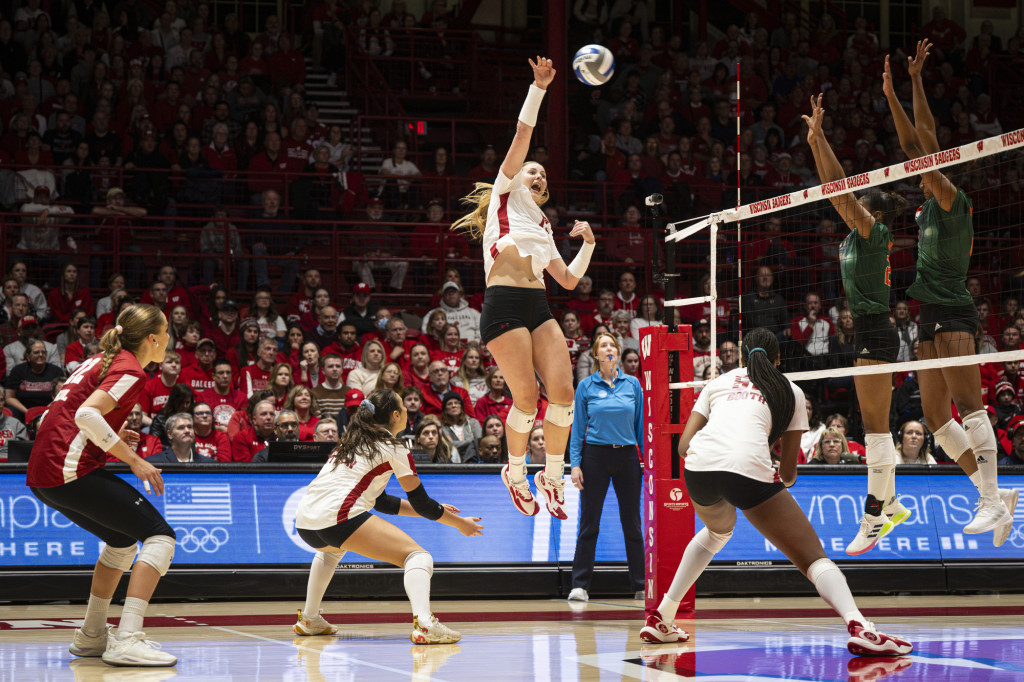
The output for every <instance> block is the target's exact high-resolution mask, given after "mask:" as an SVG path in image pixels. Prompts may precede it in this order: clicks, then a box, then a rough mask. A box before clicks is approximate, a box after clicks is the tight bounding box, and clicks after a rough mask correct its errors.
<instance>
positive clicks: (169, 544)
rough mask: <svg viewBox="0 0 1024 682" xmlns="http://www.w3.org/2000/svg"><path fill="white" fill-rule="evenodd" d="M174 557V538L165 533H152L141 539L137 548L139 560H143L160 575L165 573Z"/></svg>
mask: <svg viewBox="0 0 1024 682" xmlns="http://www.w3.org/2000/svg"><path fill="white" fill-rule="evenodd" d="M173 558H174V538H172V537H169V536H167V535H154V536H152V537H148V538H146V539H145V540H143V541H142V549H140V550H139V561H144V562H146V563H147V564H149V565H150V566H152V567H153V568H155V569H156V571H157V573H159V574H160V575H167V569H168V568H170V567H171V559H173Z"/></svg>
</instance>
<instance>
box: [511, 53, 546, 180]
mask: <svg viewBox="0 0 1024 682" xmlns="http://www.w3.org/2000/svg"><path fill="white" fill-rule="evenodd" d="M530 66H532V67H533V83H532V84H531V85H530V92H529V93H528V94H527V95H526V101H525V102H523V109H522V111H520V112H519V121H518V123H516V136H515V137H513V138H512V144H511V145H509V148H508V153H507V154H505V160H504V161H502V162H501V172H502V173H503V174H504V175H505V177H507V178H514V177H515V176H516V173H518V172H519V169H520V168H522V167H523V163H524V162H525V161H526V155H527V154H528V153H529V151H530V138H531V137H533V129H534V128H535V127H537V112H538V111H539V110H540V104H541V102H542V101H543V99H544V93H545V92H546V91H547V89H548V85H550V84H551V81H553V80H555V68H554V67H553V66H552V62H551V60H550V59H547V58H546V57H539V56H538V57H537V61H536V62H534V61H533V60H532V59H531V60H530Z"/></svg>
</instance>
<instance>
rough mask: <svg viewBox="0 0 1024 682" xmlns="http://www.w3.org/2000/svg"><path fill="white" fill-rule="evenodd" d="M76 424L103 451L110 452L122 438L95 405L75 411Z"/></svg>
mask: <svg viewBox="0 0 1024 682" xmlns="http://www.w3.org/2000/svg"><path fill="white" fill-rule="evenodd" d="M75 424H76V425H77V426H78V428H80V429H81V430H82V433H84V434H85V436H86V438H88V439H89V440H91V441H92V442H93V443H95V444H96V445H98V446H99V448H100V449H101V450H103V452H110V449H111V448H112V447H114V444H116V443H117V441H118V440H120V438H119V437H118V435H117V434H116V433H115V432H114V429H112V428H110V424H108V423H107V420H106V419H104V418H103V415H102V414H100V411H99V410H97V409H96V408H95V407H80V408H78V411H77V412H75Z"/></svg>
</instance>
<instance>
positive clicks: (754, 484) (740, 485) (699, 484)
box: [683, 469, 786, 511]
mask: <svg viewBox="0 0 1024 682" xmlns="http://www.w3.org/2000/svg"><path fill="white" fill-rule="evenodd" d="M683 478H684V479H685V480H686V492H688V493H689V494H690V499H691V500H693V501H694V502H695V503H696V504H699V505H700V506H702V507H710V506H711V505H713V504H717V503H718V502H719V501H721V500H722V499H725V501H726V502H728V503H729V504H731V505H732V506H734V507H736V508H737V509H739V510H741V511H742V510H744V509H751V508H753V507H756V506H757V505H759V504H761V503H762V502H764V501H765V500H767V499H770V498H771V497H774V496H775V495H776V494H777V493H781V492H782V491H783V490H785V489H786V486H784V485H783V484H782V482H781V481H776V482H775V483H765V482H764V481H755V480H754V479H752V478H747V477H746V476H741V475H740V474H734V473H733V472H731V471H690V470H689V469H683Z"/></svg>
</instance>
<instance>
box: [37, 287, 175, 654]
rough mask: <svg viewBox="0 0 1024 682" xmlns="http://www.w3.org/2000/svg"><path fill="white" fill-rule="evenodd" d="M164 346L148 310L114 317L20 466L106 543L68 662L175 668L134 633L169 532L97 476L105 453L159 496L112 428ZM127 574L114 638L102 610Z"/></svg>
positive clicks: (127, 435) (163, 327)
mask: <svg viewBox="0 0 1024 682" xmlns="http://www.w3.org/2000/svg"><path fill="white" fill-rule="evenodd" d="M168 339H169V337H168V335H167V318H165V317H164V314H163V313H162V312H160V309H159V308H157V307H156V306H152V305H134V306H131V307H129V308H125V309H124V310H123V311H121V314H120V315H118V317H117V325H116V326H115V327H114V328H113V329H110V330H108V331H107V333H105V334H104V335H103V338H102V339H101V340H100V348H101V349H102V350H103V354H102V355H96V356H94V357H92V358H89V359H88V360H86V361H85V362H83V363H82V364H81V365H80V366H79V367H78V369H76V370H75V372H74V373H73V374H72V375H71V376H70V377H68V380H67V381H66V382H65V383H64V388H63V389H62V390H61V391H60V393H58V394H57V396H56V397H55V398H54V399H53V402H52V403H51V404H50V407H49V409H48V410H47V411H46V413H45V414H44V415H43V419H42V421H41V422H40V425H39V436H38V437H37V438H36V441H35V445H33V446H32V456H31V458H30V459H29V463H28V485H29V486H30V488H31V490H32V494H33V495H35V496H36V497H38V498H39V499H40V500H41V501H42V502H43V503H44V504H46V505H47V506H49V507H52V508H54V509H56V510H57V511H59V512H61V513H62V514H64V516H66V517H68V518H69V519H70V520H71V521H72V522H73V523H74V524H75V525H77V526H79V527H81V528H83V529H84V530H87V531H89V532H90V533H92V534H93V535H95V536H97V537H98V538H100V539H101V540H103V542H104V543H106V546H105V547H104V548H103V550H102V551H101V552H100V556H99V560H98V561H97V562H96V568H95V569H94V570H93V575H92V586H91V587H90V589H89V605H88V607H87V609H86V612H85V622H84V623H83V624H82V627H81V628H80V629H78V630H75V637H74V641H73V642H72V644H71V649H70V650H71V653H73V654H74V655H76V656H101V657H102V658H103V661H104V662H105V663H109V664H110V665H120V666H169V665H174V664H175V663H176V662H177V658H175V657H174V656H172V655H171V654H169V653H166V652H164V651H161V650H160V649H159V646H158V645H156V643H155V642H152V641H150V640H148V639H146V634H145V633H144V632H143V631H142V622H143V618H144V617H145V614H146V607H147V606H148V605H149V599H150V597H151V596H152V595H153V591H154V590H155V589H156V585H157V582H159V580H160V577H161V576H163V575H164V574H166V573H167V569H168V567H170V565H171V559H172V558H173V557H174V543H175V536H174V531H173V530H172V529H171V527H170V526H169V525H168V524H167V522H166V521H165V520H164V518H163V517H162V516H161V515H160V512H158V511H157V510H156V508H155V507H154V506H153V505H152V504H150V502H149V501H148V500H146V498H145V497H144V496H143V495H140V494H139V492H138V491H137V490H136V489H135V488H133V487H132V486H131V485H130V484H128V483H127V482H125V481H124V480H123V479H121V478H119V477H117V476H115V475H114V474H112V473H110V472H108V471H107V470H106V469H104V468H103V467H104V466H105V464H106V461H107V453H109V454H111V455H113V456H114V457H117V458H118V459H119V460H121V461H122V462H124V463H126V464H127V465H128V466H130V467H131V470H132V473H134V474H135V475H136V476H138V477H139V478H140V479H141V480H142V481H143V483H144V485H145V486H146V488H147V490H148V489H151V490H152V491H153V492H155V493H156V494H157V495H162V494H163V491H164V482H163V478H162V477H161V476H160V470H159V469H157V468H155V467H154V466H153V465H152V464H150V463H149V462H147V461H146V460H144V459H142V458H141V457H139V456H138V455H136V454H135V453H134V452H133V451H132V447H131V445H129V443H131V442H134V441H138V439H139V434H138V433H136V432H134V431H128V430H121V431H120V433H118V431H117V429H121V428H122V425H123V424H124V423H125V419H127V417H128V414H129V413H130V412H131V411H132V408H133V407H134V406H135V403H136V402H138V398H139V395H140V394H141V393H142V389H143V387H144V386H145V384H146V378H147V377H146V374H145V372H143V371H142V368H143V367H145V366H146V365H148V364H149V363H151V362H162V361H163V359H164V351H165V350H166V349H167V341H168ZM140 541H141V542H142V549H141V550H139V551H138V554H139V558H138V561H136V562H135V565H134V567H133V566H132V561H133V560H134V559H135V552H136V549H137V547H136V544H137V543H138V542H140ZM129 569H131V580H130V581H129V582H128V598H127V599H125V602H124V608H123V609H122V611H121V620H120V623H119V624H118V627H117V629H116V630H114V629H112V628H110V627H109V626H108V625H107V608H108V607H109V606H110V599H111V597H113V595H114V590H115V589H116V588H117V584H118V582H119V581H120V580H121V575H122V574H123V573H124V572H125V571H127V570H129Z"/></svg>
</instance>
